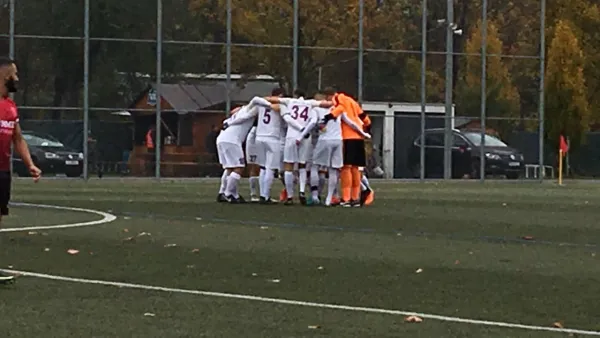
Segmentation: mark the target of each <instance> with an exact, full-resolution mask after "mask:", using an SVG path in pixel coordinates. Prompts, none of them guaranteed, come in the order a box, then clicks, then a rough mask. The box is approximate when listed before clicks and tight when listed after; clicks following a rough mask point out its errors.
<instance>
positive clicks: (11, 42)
mask: <svg viewBox="0 0 600 338" xmlns="http://www.w3.org/2000/svg"><path fill="white" fill-rule="evenodd" d="M8 57H9V58H10V59H11V60H14V59H15V0H10V3H9V24H8ZM10 97H11V98H14V95H13V94H10ZM13 155H14V152H13V147H12V145H11V146H10V172H11V173H12V171H13V161H12V159H13Z"/></svg>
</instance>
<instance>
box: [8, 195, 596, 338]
mask: <svg viewBox="0 0 600 338" xmlns="http://www.w3.org/2000/svg"><path fill="white" fill-rule="evenodd" d="M15 205H22V206H30V207H38V208H47V209H58V210H70V211H81V212H87V213H93V214H97V215H101V216H103V219H101V220H97V221H91V222H83V223H74V224H59V225H52V226H39V227H28V228H9V229H1V230H0V231H1V232H15V231H27V230H51V229H68V228H77V227H84V226H94V225H100V224H104V223H109V222H112V221H114V220H115V219H116V216H114V215H111V214H109V213H105V212H102V211H97V210H91V209H82V208H72V207H60V206H52V205H42V204H27V203H20V204H16V203H15ZM0 271H4V272H8V273H12V274H19V275H21V276H27V277H34V278H41V279H48V280H54V281H61V282H70V283H80V284H92V285H104V286H113V287H118V288H129V289H138V290H150V291H160V292H168V293H182V294H190V295H197V296H206V297H219V298H228V299H238V300H247V301H255V302H263V303H271V304H284V305H294V306H304V307H312V308H320V309H331V310H343V311H353V312H366V313H378V314H387V315H397V316H398V315H399V316H419V317H421V318H425V319H433V320H439V321H445V322H453V323H463V324H472V325H481V326H493V327H501V328H508V329H523V330H529V331H546V332H557V333H571V334H579V335H587V336H600V331H588V330H579V329H561V328H555V327H545V326H535V325H525V324H515V323H506V322H494V321H488V320H479V319H468V318H460V317H448V316H441V315H434V314H428V313H418V312H410V311H400V310H390V309H381V308H371V307H360V306H348V305H338V304H327V303H314V302H304V301H298V300H289V299H281V298H268V297H260V296H252V295H244V294H235V293H223V292H212V291H201V290H188V289H176V288H167V287H162V286H152V285H144V284H132V283H121V282H111V281H103V280H96V279H84V278H72V277H65V276H56V275H49V274H43V273H36V272H29V271H19V270H4V269H0Z"/></svg>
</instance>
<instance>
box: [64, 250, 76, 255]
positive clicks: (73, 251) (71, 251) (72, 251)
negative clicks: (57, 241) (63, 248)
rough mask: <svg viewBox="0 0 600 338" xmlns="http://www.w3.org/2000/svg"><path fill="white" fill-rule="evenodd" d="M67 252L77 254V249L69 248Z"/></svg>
mask: <svg viewBox="0 0 600 338" xmlns="http://www.w3.org/2000/svg"><path fill="white" fill-rule="evenodd" d="M67 253H68V254H69V255H77V254H78V253H79V250H75V249H69V250H67Z"/></svg>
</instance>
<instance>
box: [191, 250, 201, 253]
mask: <svg viewBox="0 0 600 338" xmlns="http://www.w3.org/2000/svg"><path fill="white" fill-rule="evenodd" d="M198 252H200V249H193V250H192V253H198Z"/></svg>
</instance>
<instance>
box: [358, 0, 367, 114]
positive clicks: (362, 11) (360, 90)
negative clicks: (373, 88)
mask: <svg viewBox="0 0 600 338" xmlns="http://www.w3.org/2000/svg"><path fill="white" fill-rule="evenodd" d="M364 15H365V1H364V0H359V1H358V84H357V85H358V102H362V101H363V65H364V60H363V58H364V51H365V47H364V31H363V30H364Z"/></svg>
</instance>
